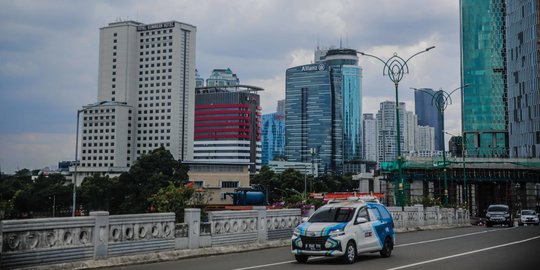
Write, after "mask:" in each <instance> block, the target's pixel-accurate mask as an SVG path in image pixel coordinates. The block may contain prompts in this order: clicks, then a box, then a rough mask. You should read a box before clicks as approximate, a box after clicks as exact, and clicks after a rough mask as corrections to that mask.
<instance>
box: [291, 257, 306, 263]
mask: <svg viewBox="0 0 540 270" xmlns="http://www.w3.org/2000/svg"><path fill="white" fill-rule="evenodd" d="M294 258H295V259H296V261H297V262H299V263H306V262H307V260H308V258H309V256H308V255H294Z"/></svg>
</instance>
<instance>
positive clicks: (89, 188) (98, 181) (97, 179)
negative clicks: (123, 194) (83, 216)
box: [78, 174, 119, 211]
mask: <svg viewBox="0 0 540 270" xmlns="http://www.w3.org/2000/svg"><path fill="white" fill-rule="evenodd" d="M118 188H119V180H118V177H113V178H109V176H101V175H97V174H96V175H93V176H91V177H86V178H85V179H84V181H83V182H82V184H81V186H80V187H79V189H78V193H79V198H80V204H82V205H83V206H84V209H86V210H88V211H95V210H103V211H109V210H110V209H109V208H110V205H111V201H113V200H114V197H115V193H114V191H115V190H117V189H118Z"/></svg>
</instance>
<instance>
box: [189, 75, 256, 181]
mask: <svg viewBox="0 0 540 270" xmlns="http://www.w3.org/2000/svg"><path fill="white" fill-rule="evenodd" d="M262 90H263V89H262V88H259V87H254V86H247V85H232V86H207V87H199V88H196V90H195V128H194V130H195V132H194V147H193V150H194V151H193V152H194V153H193V158H194V160H195V161H210V162H211V161H214V162H216V163H220V162H249V164H250V166H249V171H250V173H252V174H254V173H256V172H257V170H258V169H260V164H261V109H262V108H261V106H260V97H259V94H257V92H258V91H262Z"/></svg>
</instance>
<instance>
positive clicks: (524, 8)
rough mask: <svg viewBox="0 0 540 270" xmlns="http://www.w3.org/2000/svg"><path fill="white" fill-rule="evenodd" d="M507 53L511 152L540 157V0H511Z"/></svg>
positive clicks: (522, 156)
mask: <svg viewBox="0 0 540 270" xmlns="http://www.w3.org/2000/svg"><path fill="white" fill-rule="evenodd" d="M507 4H508V5H507V7H506V8H507V9H506V11H507V17H506V42H507V43H506V55H507V58H508V72H507V78H508V110H509V116H508V120H509V126H508V128H509V130H508V131H509V134H510V137H509V144H510V156H511V157H518V158H540V94H539V85H538V76H539V74H538V64H539V63H538V61H539V58H538V50H539V46H538V43H537V42H538V36H539V31H540V28H539V27H538V24H539V22H540V17H539V16H540V12H539V2H538V1H537V0H521V1H508V3H507Z"/></svg>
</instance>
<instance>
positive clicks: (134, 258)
mask: <svg viewBox="0 0 540 270" xmlns="http://www.w3.org/2000/svg"><path fill="white" fill-rule="evenodd" d="M470 226H472V225H457V226H441V225H436V226H421V227H416V228H407V229H395V232H396V233H407V232H415V231H427V230H440V229H451V228H459V227H470ZM288 245H290V239H283V240H274V241H268V242H267V243H264V244H259V243H254V244H242V245H231V246H219V247H209V248H198V249H181V250H173V251H162V252H155V253H144V254H135V255H129V256H118V257H111V258H107V259H105V260H86V261H79V262H69V263H61V264H52V265H42V266H33V267H26V268H20V269H35V270H64V269H91V268H104V267H114V266H125V265H133V264H147V263H157V262H167V261H174V260H180V259H187V258H196V257H201V256H209V255H222V254H229V253H241V252H248V251H254V250H262V249H267V248H274V247H284V246H288Z"/></svg>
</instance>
